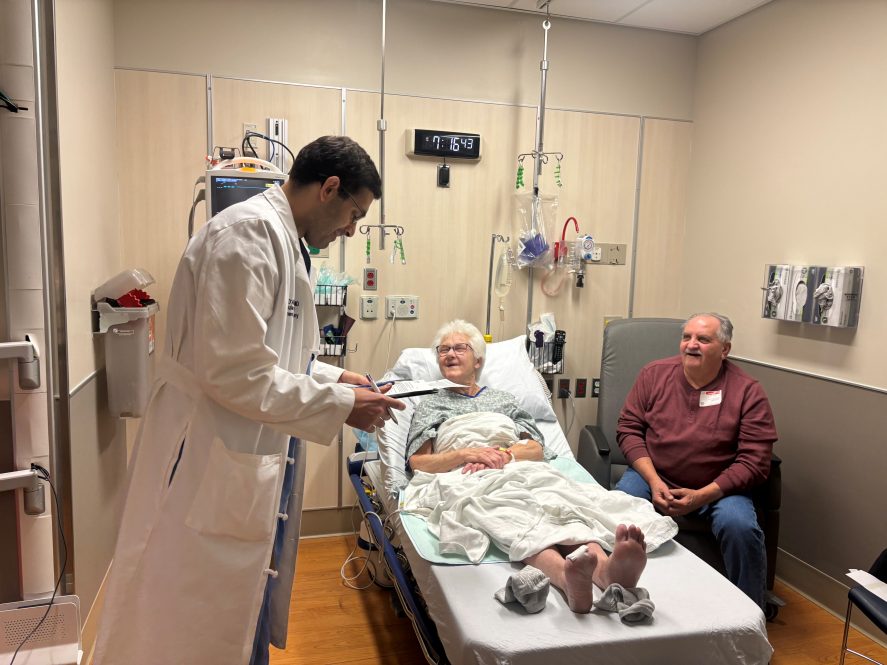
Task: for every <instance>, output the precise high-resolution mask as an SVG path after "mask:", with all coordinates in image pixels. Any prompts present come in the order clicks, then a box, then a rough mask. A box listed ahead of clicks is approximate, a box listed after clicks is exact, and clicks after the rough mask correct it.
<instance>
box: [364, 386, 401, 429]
mask: <svg viewBox="0 0 887 665" xmlns="http://www.w3.org/2000/svg"><path fill="white" fill-rule="evenodd" d="M366 378H367V381H369V382H370V387H371V388H372V389H373V392H376V393H379V394H380V395H381V394H382V391H381V390H379V386H378V385H376V381H375V380H374V379H373V377H371V376H370V375H369V374H366ZM388 415H389V416H391V420H392V421H394V424H395V425H397V424H398V423H397V417H396V416H395V415H394V410H393V409H392V408H391V407H390V406H389V407H388Z"/></svg>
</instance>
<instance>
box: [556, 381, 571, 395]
mask: <svg viewBox="0 0 887 665" xmlns="http://www.w3.org/2000/svg"><path fill="white" fill-rule="evenodd" d="M569 396H570V379H558V380H557V398H558V399H567V398H568V397H569Z"/></svg>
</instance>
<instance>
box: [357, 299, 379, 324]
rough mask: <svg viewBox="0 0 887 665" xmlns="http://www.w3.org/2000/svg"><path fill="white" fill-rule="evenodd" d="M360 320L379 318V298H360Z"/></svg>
mask: <svg viewBox="0 0 887 665" xmlns="http://www.w3.org/2000/svg"><path fill="white" fill-rule="evenodd" d="M360 318H362V319H377V318H379V296H360Z"/></svg>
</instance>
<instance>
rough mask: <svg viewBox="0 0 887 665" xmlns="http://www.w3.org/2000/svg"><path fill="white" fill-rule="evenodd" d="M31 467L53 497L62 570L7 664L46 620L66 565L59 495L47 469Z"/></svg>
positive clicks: (66, 557)
mask: <svg viewBox="0 0 887 665" xmlns="http://www.w3.org/2000/svg"><path fill="white" fill-rule="evenodd" d="M31 469H32V470H34V471H37V472H38V473H37V477H38V478H40V479H41V480H45V481H46V482H48V483H49V488H50V489H51V490H52V497H53V499H55V520H56V524H57V525H58V530H59V538H60V539H61V541H62V550H63V552H64V554H63V555H62V570H61V572H59V578H58V580H56V583H55V588H53V590H52V597H51V598H50V599H49V605H47V606H46V611H45V612H44V613H43V618H41V619H40V621H39V622H38V623H37V625H36V626H34V627H33V628H32V629H31V632H30V633H28V635H27V637H25V639H23V640H22V641H21V643H20V644H19V645H18V647H17V648H16V650H15V653H14V654H12V660H10V661H9V665H13V663H15V658H16V656H18V652H19V650H21V648H22V647H23V646H25V643H26V642H27V641H28V640H29V639H31V635H33V634H34V633H36V632H37V629H38V628H40V626H42V625H43V622H44V621H46V617H47V616H49V610H51V609H52V605H53V603H54V602H55V596H56V594H57V593H58V590H59V586H60V585H61V583H62V579H63V578H64V576H65V570H66V569H67V567H68V544H67V543H66V542H65V532H64V530H63V529H62V509H61V505H60V504H59V495H58V494H56V491H55V485H53V484H52V480H50V478H49V471H47V470H46V469H44V468H43V467H42V466H40V465H39V464H31Z"/></svg>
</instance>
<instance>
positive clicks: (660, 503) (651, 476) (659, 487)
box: [631, 457, 674, 514]
mask: <svg viewBox="0 0 887 665" xmlns="http://www.w3.org/2000/svg"><path fill="white" fill-rule="evenodd" d="M631 466H632V468H633V469H634V470H635V471H637V472H638V473H639V474H640V476H641V478H643V479H644V480H645V481H646V482H647V484H648V485H649V486H650V500H651V501H653V505H654V506H655V507H656V510H658V511H659V512H661V513H665V514H668V509H669V506H670V505H671V502H672V500H673V499H674V496H672V493H671V492H672V491H671V490H670V489H669V487H668V485H666V484H665V482H664V481H663V480H662V478H660V477H659V474H658V473H656V467H654V466H653V460H651V459H650V458H649V457H640V458H638V459H636V460H635V461H634V462H633V463H632V465H631Z"/></svg>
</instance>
